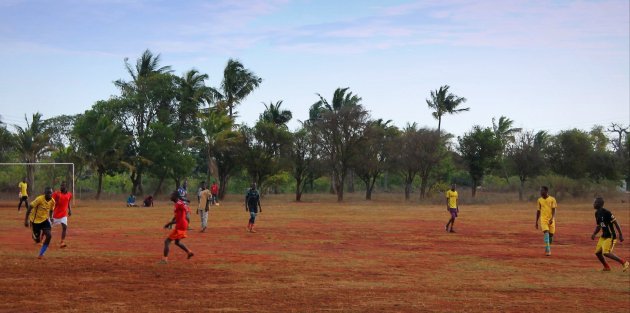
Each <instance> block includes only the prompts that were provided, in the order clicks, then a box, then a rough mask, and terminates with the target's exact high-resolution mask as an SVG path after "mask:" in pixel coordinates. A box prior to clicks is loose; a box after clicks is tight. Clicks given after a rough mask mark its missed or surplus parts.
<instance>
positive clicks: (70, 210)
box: [68, 198, 72, 216]
mask: <svg viewBox="0 0 630 313" xmlns="http://www.w3.org/2000/svg"><path fill="white" fill-rule="evenodd" d="M70 200H72V198H70ZM68 216H72V206H71V205H70V202H68Z"/></svg>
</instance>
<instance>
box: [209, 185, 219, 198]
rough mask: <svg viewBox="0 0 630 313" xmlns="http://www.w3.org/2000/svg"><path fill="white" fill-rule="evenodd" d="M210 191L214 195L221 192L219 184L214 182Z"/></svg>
mask: <svg viewBox="0 0 630 313" xmlns="http://www.w3.org/2000/svg"><path fill="white" fill-rule="evenodd" d="M210 193H212V194H213V195H216V194H219V185H217V184H212V186H210Z"/></svg>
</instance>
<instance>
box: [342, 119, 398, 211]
mask: <svg viewBox="0 0 630 313" xmlns="http://www.w3.org/2000/svg"><path fill="white" fill-rule="evenodd" d="M389 123H391V120H389V121H386V122H384V121H383V120H382V119H378V120H374V121H370V122H369V123H368V126H367V128H366V130H365V134H364V136H365V141H364V142H363V144H362V145H360V146H359V147H357V148H358V150H359V151H358V152H357V153H356V154H355V160H354V161H353V169H354V171H355V173H356V174H357V176H358V177H359V178H360V179H361V180H362V181H363V183H365V199H366V200H372V191H373V190H374V184H375V183H376V179H377V178H378V177H379V176H380V175H381V174H382V173H383V172H384V171H385V170H387V169H389V168H391V167H392V165H393V163H394V162H393V159H394V158H393V156H394V151H395V148H397V147H395V143H394V141H395V139H396V138H397V137H398V135H399V130H398V129H397V128H396V127H395V126H391V125H389Z"/></svg>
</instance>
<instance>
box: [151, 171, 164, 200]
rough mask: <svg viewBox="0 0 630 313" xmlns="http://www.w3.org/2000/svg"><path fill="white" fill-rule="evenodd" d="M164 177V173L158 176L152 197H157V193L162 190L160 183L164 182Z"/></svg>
mask: <svg viewBox="0 0 630 313" xmlns="http://www.w3.org/2000/svg"><path fill="white" fill-rule="evenodd" d="M165 178H166V175H162V176H161V177H160V181H159V182H158V185H157V188H155V191H154V192H153V198H155V197H157V195H158V194H159V193H160V191H161V190H162V184H163V183H164V179H165Z"/></svg>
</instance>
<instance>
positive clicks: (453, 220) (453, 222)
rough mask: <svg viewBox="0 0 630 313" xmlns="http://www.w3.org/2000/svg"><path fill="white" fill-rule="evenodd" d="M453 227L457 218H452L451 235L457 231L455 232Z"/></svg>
mask: <svg viewBox="0 0 630 313" xmlns="http://www.w3.org/2000/svg"><path fill="white" fill-rule="evenodd" d="M453 226H455V218H454V217H451V230H450V232H451V233H454V232H455V231H454V230H453Z"/></svg>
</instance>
